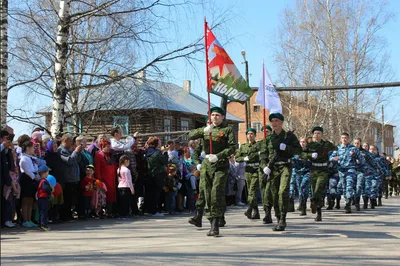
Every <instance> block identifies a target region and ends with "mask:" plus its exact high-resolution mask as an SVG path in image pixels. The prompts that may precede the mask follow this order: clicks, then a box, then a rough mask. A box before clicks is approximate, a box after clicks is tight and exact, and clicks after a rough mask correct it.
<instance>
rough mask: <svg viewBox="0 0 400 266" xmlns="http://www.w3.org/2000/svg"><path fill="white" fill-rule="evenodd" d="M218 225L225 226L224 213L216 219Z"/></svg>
mask: <svg viewBox="0 0 400 266" xmlns="http://www.w3.org/2000/svg"><path fill="white" fill-rule="evenodd" d="M218 225H219V227H225V225H226V221H225V215H222V217H221V218H220V219H219V220H218Z"/></svg>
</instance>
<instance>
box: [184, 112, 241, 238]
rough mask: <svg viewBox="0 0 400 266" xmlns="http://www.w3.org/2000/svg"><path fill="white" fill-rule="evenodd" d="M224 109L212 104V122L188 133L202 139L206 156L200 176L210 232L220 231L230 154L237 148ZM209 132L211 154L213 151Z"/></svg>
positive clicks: (209, 234) (216, 233) (210, 234)
mask: <svg viewBox="0 0 400 266" xmlns="http://www.w3.org/2000/svg"><path fill="white" fill-rule="evenodd" d="M224 118H225V110H223V109H222V108H220V107H213V108H211V124H209V125H208V126H206V127H205V128H198V129H195V130H192V131H191V132H190V133H189V139H192V140H195V139H203V141H204V142H203V144H204V151H205V153H206V156H205V159H204V161H203V162H202V164H201V169H200V179H202V178H203V179H204V182H205V184H204V195H205V200H206V214H207V218H208V219H209V220H210V222H211V229H210V231H209V232H208V233H207V235H208V236H216V235H219V220H220V219H221V218H222V217H223V215H224V212H225V187H226V181H227V179H228V171H229V161H228V157H229V156H230V155H232V154H233V153H234V152H235V149H236V142H235V136H234V134H233V130H232V128H231V127H228V126H226V125H225V123H223V121H224ZM210 134H211V135H212V152H213V153H212V154H210Z"/></svg>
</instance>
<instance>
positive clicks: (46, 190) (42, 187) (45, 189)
mask: <svg viewBox="0 0 400 266" xmlns="http://www.w3.org/2000/svg"><path fill="white" fill-rule="evenodd" d="M51 192H52V189H51V186H50V184H49V182H48V181H47V180H46V179H42V180H40V182H39V187H38V191H37V198H38V199H40V198H50V196H51Z"/></svg>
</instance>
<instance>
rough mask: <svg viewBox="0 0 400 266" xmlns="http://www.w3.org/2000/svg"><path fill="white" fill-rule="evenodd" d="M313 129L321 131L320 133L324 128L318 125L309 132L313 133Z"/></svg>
mask: <svg viewBox="0 0 400 266" xmlns="http://www.w3.org/2000/svg"><path fill="white" fill-rule="evenodd" d="M314 131H321V132H322V133H323V132H324V129H323V128H322V127H320V126H315V127H313V128H312V129H311V132H312V133H314Z"/></svg>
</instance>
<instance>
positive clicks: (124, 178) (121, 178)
mask: <svg viewBox="0 0 400 266" xmlns="http://www.w3.org/2000/svg"><path fill="white" fill-rule="evenodd" d="M118 187H119V188H130V189H131V191H133V183H132V175H131V170H129V169H128V168H127V167H126V166H122V167H121V172H120V169H118Z"/></svg>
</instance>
